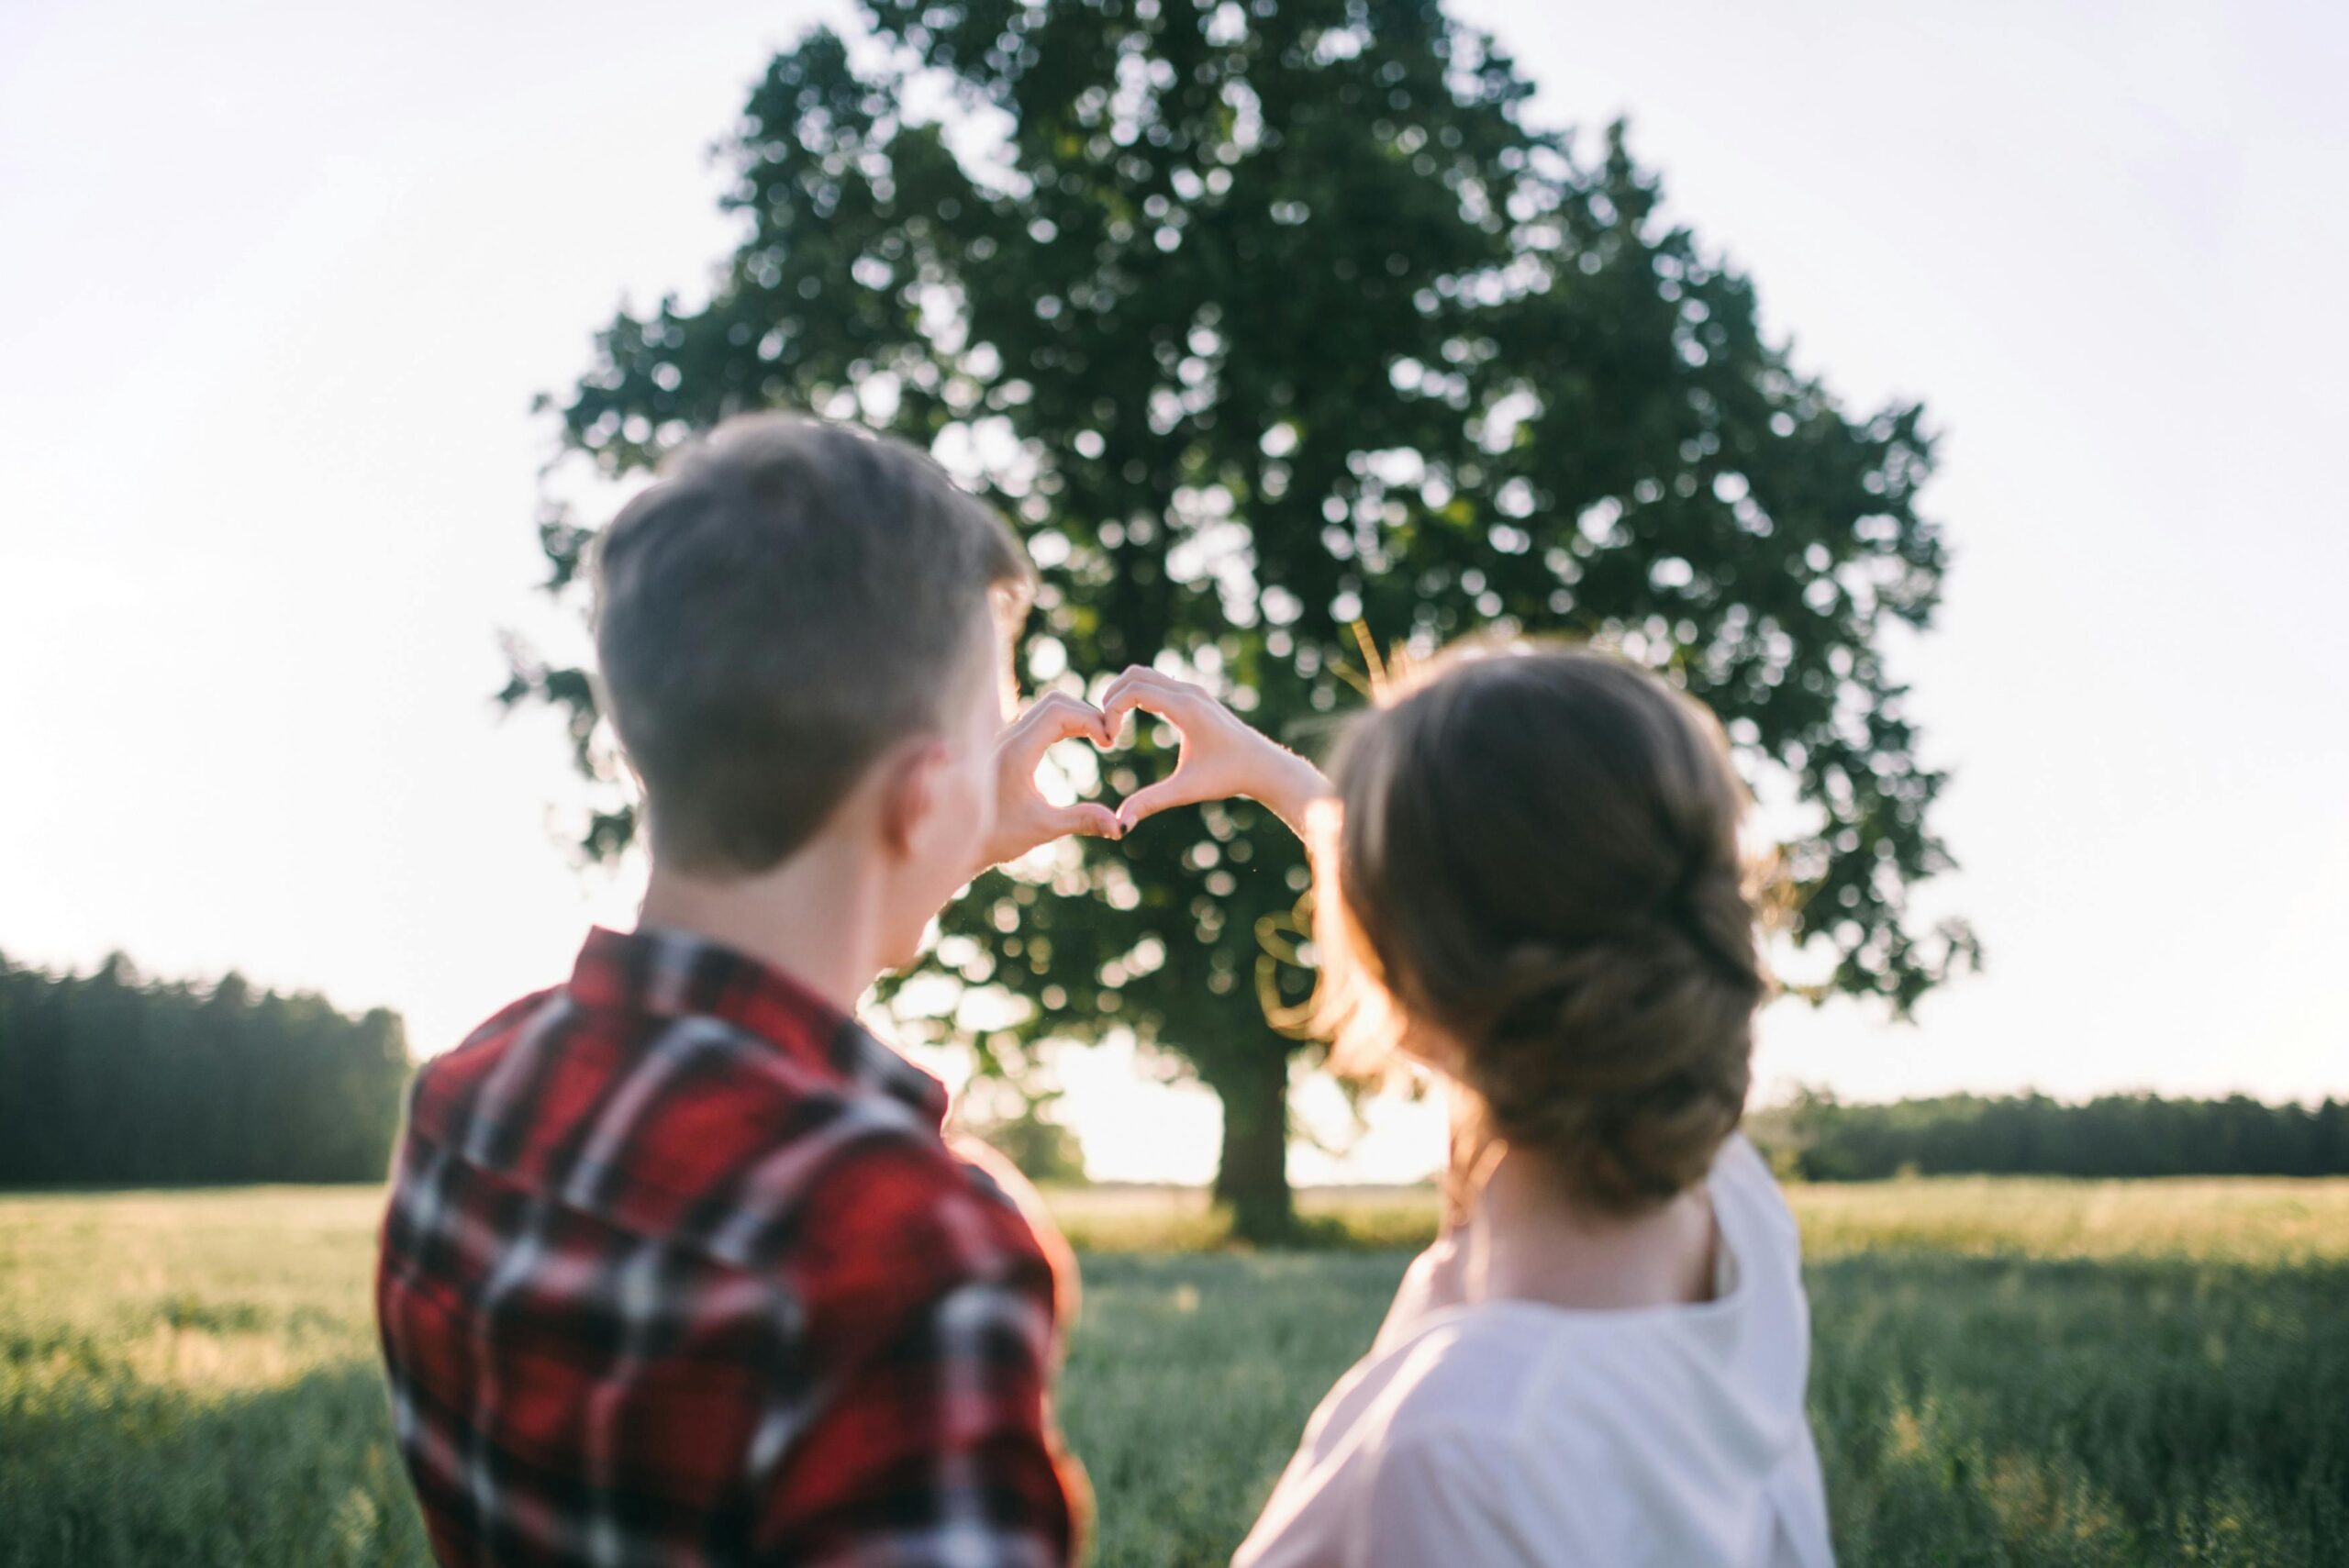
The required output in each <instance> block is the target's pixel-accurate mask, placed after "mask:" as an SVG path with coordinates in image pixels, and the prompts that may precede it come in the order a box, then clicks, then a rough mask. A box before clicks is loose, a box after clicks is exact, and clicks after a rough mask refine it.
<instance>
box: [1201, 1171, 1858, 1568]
mask: <svg viewBox="0 0 2349 1568" xmlns="http://www.w3.org/2000/svg"><path fill="white" fill-rule="evenodd" d="M1707 1186H1708V1191H1709V1195H1710V1197H1711V1199H1712V1205H1713V1215H1714V1223H1715V1226H1716V1234H1717V1236H1718V1238H1719V1246H1718V1248H1717V1251H1718V1255H1719V1259H1720V1262H1719V1264H1718V1269H1719V1274H1718V1277H1717V1280H1716V1285H1717V1289H1716V1293H1715V1296H1714V1299H1712V1300H1711V1301H1708V1302H1703V1303H1699V1304H1697V1305H1693V1306H1685V1307H1652V1308H1639V1309H1630V1310H1621V1311H1581V1310H1575V1309H1569V1308H1565V1307H1552V1306H1548V1305H1544V1304H1542V1303H1537V1302H1530V1301H1512V1300H1495V1301H1486V1302H1480V1303H1476V1304H1473V1305H1468V1306H1459V1307H1438V1308H1435V1309H1433V1310H1424V1309H1421V1308H1419V1307H1417V1306H1416V1304H1415V1303H1414V1301H1413V1299H1412V1298H1413V1296H1414V1295H1415V1293H1416V1292H1418V1291H1419V1290H1420V1289H1423V1288H1424V1282H1423V1281H1416V1280H1407V1281H1406V1284H1405V1288H1404V1292H1403V1295H1402V1296H1400V1297H1398V1299H1397V1310H1396V1313H1395V1315H1394V1316H1393V1317H1391V1318H1389V1319H1388V1322H1387V1326H1386V1329H1383V1330H1382V1331H1381V1332H1380V1335H1379V1339H1378V1342H1377V1344H1375V1346H1373V1347H1372V1350H1371V1352H1370V1354H1369V1355H1367V1356H1365V1357H1364V1358H1363V1360H1362V1361H1361V1362H1357V1363H1356V1364H1355V1366H1354V1368H1353V1371H1351V1372H1349V1373H1346V1375H1345V1376H1344V1377H1343V1378H1341V1379H1340V1380H1339V1383H1338V1385H1337V1386H1336V1387H1335V1388H1333V1389H1331V1390H1330V1394H1329V1396H1328V1397H1327V1398H1325V1399H1323V1400H1322V1402H1321V1406H1320V1407H1319V1409H1317V1410H1316V1411H1315V1412H1314V1413H1313V1418H1312V1420H1311V1421H1310V1422H1309V1423H1308V1425H1307V1427H1306V1429H1305V1440H1304V1443H1303V1444H1302V1446H1300V1447H1299V1448H1298V1450H1297V1456H1296V1457H1295V1458H1294V1459H1293V1460H1291V1461H1290V1462H1289V1465H1288V1468H1287V1470H1286V1472H1284V1473H1283V1474H1282V1476H1281V1479H1280V1483H1279V1485H1277V1486H1275V1488H1274V1491H1273V1496H1272V1500H1271V1501H1270V1502H1269V1503H1268V1504H1266V1505H1265V1507H1264V1517H1263V1518H1260V1519H1258V1520H1257V1521H1256V1527H1255V1529H1252V1530H1251V1531H1250V1532H1249V1535H1248V1539H1247V1540H1245V1541H1244V1542H1242V1543H1241V1548H1240V1551H1239V1553H1238V1555H1237V1556H1235V1557H1234V1558H1233V1560H1232V1562H1233V1568H1501V1565H1504V1564H1507V1565H1512V1568H1514V1565H1519V1564H1522V1565H1525V1568H1602V1565H1604V1568H1628V1565H1631V1564H1654V1565H1656V1568H1665V1565H1670V1568H1699V1565H1708V1564H1723V1565H1735V1568H1831V1565H1832V1563H1833V1562H1834V1555H1833V1552H1832V1551H1831V1548H1830V1546H1829V1543H1828V1536H1827V1507H1826V1493H1825V1489H1824V1487H1823V1486H1822V1485H1821V1483H1820V1473H1819V1456H1818V1453H1817V1451H1816V1450H1815V1449H1814V1447H1813V1446H1812V1442H1811V1435H1810V1423H1809V1418H1808V1417H1807V1416H1806V1415H1805V1413H1804V1409H1803V1389H1804V1384H1805V1381H1806V1379H1807V1377H1808V1375H1809V1355H1810V1315H1809V1306H1808V1304H1807V1303H1806V1301H1805V1299H1804V1296H1803V1289H1802V1271H1801V1249H1800V1245H1799V1241H1798V1236H1797V1233H1796V1229H1795V1222H1794V1217H1793V1216H1792V1215H1791V1214H1789V1213H1788V1212H1787V1206H1786V1201H1785V1199H1784V1198H1783V1197H1781V1196H1780V1195H1779V1193H1778V1188H1777V1184H1776V1183H1775V1182H1774V1181H1772V1180H1771V1178H1770V1173H1769V1170H1768V1169H1767V1167H1765V1165H1764V1164H1763V1162H1762V1159H1761V1156H1760V1155H1758V1154H1756V1153H1755V1152H1754V1151H1753V1146H1752V1145H1751V1144H1749V1143H1747V1142H1746V1140H1744V1139H1743V1138H1742V1137H1738V1138H1732V1139H1731V1140H1729V1142H1728V1143H1726V1144H1725V1145H1723V1146H1722V1149H1721V1152H1720V1155H1719V1157H1718V1158H1717V1159H1716V1160H1715V1161H1714V1162H1713V1169H1712V1172H1711V1174H1710V1176H1709V1178H1708V1182H1707ZM1416 1272H1417V1271H1415V1273H1416Z"/></svg>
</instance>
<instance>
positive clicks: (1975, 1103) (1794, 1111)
mask: <svg viewBox="0 0 2349 1568" xmlns="http://www.w3.org/2000/svg"><path fill="white" fill-rule="evenodd" d="M1763 1119H1764V1127H1763V1128H1762V1129H1759V1130H1758V1131H1757V1137H1761V1138H1764V1139H1765V1140H1768V1141H1769V1142H1771V1143H1774V1144H1775V1145H1776V1151H1775V1152H1776V1153H1777V1154H1778V1155H1779V1158H1780V1159H1781V1162H1782V1163H1783V1164H1784V1165H1785V1166H1786V1168H1787V1169H1788V1170H1790V1171H1791V1172H1792V1173H1796V1174H1798V1175H1800V1176H1802V1177H1803V1178H1804V1179H1806V1180H1809V1181H1815V1182H1842V1181H1866V1180H1870V1179H1873V1178H1876V1177H1882V1176H1890V1175H1896V1174H1898V1173H1902V1172H1913V1173H1917V1174H1920V1175H1943V1174H1960V1173H1982V1174H1987V1175H2051V1176H2339V1175H2349V1105H2344V1104H2343V1103H2341V1102H2340V1101H2337V1100H2327V1101H2325V1102H2324V1104H2322V1105H2321V1106H2317V1107H2315V1108H2314V1109H2310V1108H2309V1107H2307V1106H2299V1105H2280V1106H2267V1105H2262V1104H2261V1103H2260V1102H2259V1101H2257V1100H2254V1099H2250V1098H2247V1097H2245V1096H2244V1095H2233V1096H2231V1097H2230V1098H2227V1099H2223V1100H2168V1099H2164V1098H2162V1097H2161V1096H2160V1095H2099V1096H2098V1097H2097V1098H2095V1099H2093V1100H2089V1101H2087V1102H2086V1103H2084V1104H2079V1105H2066V1104H2065V1103H2064V1102H2063V1101H2061V1100H2054V1099H2050V1098H2048V1097H2047V1096H2046V1095H2012V1096H2009V1095H1999V1096H1983V1095H1944V1096H1942V1097H1940V1098H1936V1099H1918V1100H1900V1101H1897V1102H1894V1103H1892V1104H1889V1105H1844V1104H1842V1102H1840V1101H1838V1100H1837V1099H1836V1098H1835V1097H1834V1096H1833V1095H1827V1094H1822V1093H1818V1092H1807V1093H1805V1094H1803V1095H1801V1096H1799V1097H1798V1099H1797V1100H1796V1101H1795V1102H1794V1104H1793V1105H1792V1106H1789V1107H1787V1109H1786V1110H1785V1111H1783V1112H1779V1113H1771V1114H1768V1115H1766V1116H1765V1118H1763Z"/></svg>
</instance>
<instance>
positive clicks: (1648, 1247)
mask: <svg viewBox="0 0 2349 1568" xmlns="http://www.w3.org/2000/svg"><path fill="white" fill-rule="evenodd" d="M1462 1240H1463V1241H1464V1244H1465V1248H1466V1252H1467V1256H1466V1259H1465V1262H1466V1271H1467V1272H1466V1279H1465V1281H1464V1284H1465V1286H1466V1295H1467V1298H1468V1299H1469V1300H1470V1301H1472V1302H1474V1301H1496V1300H1508V1301H1536V1302H1542V1303H1545V1304H1547V1305H1550V1306H1553V1307H1574V1308H1577V1309H1580V1310H1584V1311H1623V1310H1629V1309H1632V1308H1638V1307H1679V1306H1687V1305H1688V1304H1690V1303H1694V1302H1700V1301H1709V1300H1710V1299H1711V1298H1712V1296H1713V1253H1714V1248H1715V1245H1716V1240H1715V1236H1714V1226H1713V1206H1712V1200H1711V1198H1710V1197H1709V1195H1707V1193H1706V1191H1705V1187H1704V1184H1702V1183H1701V1182H1700V1183H1698V1184H1697V1185H1695V1186H1693V1187H1691V1188H1689V1189H1688V1190H1687V1192H1684V1193H1682V1194H1681V1195H1679V1196H1677V1197H1675V1198H1672V1199H1670V1200H1669V1201H1667V1202H1665V1203H1664V1204H1661V1205H1659V1206H1657V1207H1653V1208H1649V1209H1642V1211H1640V1212H1639V1213H1637V1214H1633V1215H1628V1216H1625V1215H1614V1214H1609V1213H1606V1212H1604V1211H1602V1210H1598V1209H1596V1208H1594V1207H1591V1206H1590V1205H1588V1204H1586V1203H1583V1202H1579V1201H1577V1200H1576V1199H1575V1196H1574V1195H1573V1193H1572V1190H1571V1189H1570V1188H1569V1187H1568V1185H1567V1184H1566V1183H1565V1181H1564V1179H1563V1178H1562V1177H1561V1176H1560V1175H1559V1173H1557V1171H1556V1170H1555V1168H1554V1167H1553V1166H1552V1165H1551V1164H1550V1163H1549V1162H1547V1161H1544V1160H1542V1159H1541V1158H1540V1157H1539V1156H1537V1155H1534V1154H1531V1153H1529V1152H1527V1151H1524V1150H1520V1149H1511V1150H1509V1151H1507V1152H1506V1153H1504V1154H1503V1155H1502V1156H1501V1157H1500V1160H1499V1161H1498V1162H1497V1163H1496V1164H1495V1165H1494V1166H1493V1168H1492V1172H1491V1173H1490V1175H1489V1176H1487V1177H1486V1181H1485V1184H1484V1187H1483V1190H1482V1191H1481V1192H1480V1193H1478V1195H1477V1197H1476V1207H1475V1214H1474V1216H1473V1218H1471V1219H1470V1221H1469V1224H1468V1227H1467V1229H1466V1232H1465V1234H1464V1237H1463V1238H1462Z"/></svg>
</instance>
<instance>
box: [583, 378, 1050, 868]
mask: <svg viewBox="0 0 2349 1568" xmlns="http://www.w3.org/2000/svg"><path fill="white" fill-rule="evenodd" d="M595 570H596V584H595V586H596V662H597V664H598V666H599V667H600V669H601V672H602V676H603V692H602V695H603V700H604V704H605V707H606V711H607V713H609V715H610V716H611V719H612V723H613V725H614V726H615V728H617V729H618V732H619V738H620V744H621V746H622V747H623V749H625V751H627V753H628V756H629V762H630V763H631V764H632V765H633V766H634V768H635V770H636V773H637V775H638V777H639V778H640V779H641V780H642V782H643V784H644V791H645V796H646V807H647V810H648V812H649V814H650V817H651V840H652V848H653V852H654V854H655V855H656V856H659V857H660V858H661V859H662V860H663V861H665V862H669V863H671V864H674V865H677V866H679V867H681V868H683V869H686V870H698V871H705V872H733V873H755V872H761V871H764V870H766V869H768V868H769V867H771V866H774V864H776V863H777V862H781V861H782V860H784V859H785V857H786V856H788V855H790V854H791V853H792V852H793V851H795V850H796V849H798V848H799V847H800V846H801V845H802V844H804V843H805V842H806V841H807V839H808V838H809V837H810V836H811V835H812V834H814V833H815V831H816V830H817V829H818V828H819V827H821V826H822V825H823V822H824V820H825V818H826V817H829V815H830V813H831V811H832V809H833V808H834V807H835V806H838V805H839V804H840V802H841V799H842V797H843V796H845V795H847V794H848V792H849V791H850V789H851V788H852V786H853V785H854V784H855V783H856V781H857V779H858V778H859V777H861V776H862V775H863V773H864V771H865V770H866V769H867V768H868V767H870V766H871V765H872V763H873V762H874V759H875V758H876V757H878V756H879V755H880V753H881V752H882V751H883V750H884V749H885V748H886V747H887V746H888V745H890V744H891V743H893V742H894V741H896V740H899V739H902V738H903V737H905V736H906V735H907V734H910V733H917V732H918V731H921V730H923V729H929V728H935V727H936V726H937V725H938V724H939V723H940V722H941V716H942V714H943V712H944V711H945V707H946V705H947V703H948V702H949V701H951V700H952V697H953V695H955V694H956V693H957V692H959V691H962V690H965V689H967V688H965V687H963V685H962V684H961V683H963V682H964V681H967V680H969V679H970V678H972V677H971V671H972V658H973V652H974V649H976V648H977V647H979V646H980V643H981V639H992V638H993V636H994V635H995V632H994V625H995V617H996V614H998V613H1005V612H1008V613H1010V614H1015V615H1016V614H1017V613H1018V612H1019V610H1021V609H1024V608H1025V606H1026V602H1027V597H1028V594H1029V591H1030V584H1031V581H1032V572H1031V569H1030V566H1029V563H1028V559H1027V556H1026V555H1025V553H1024V552H1023V551H1022V550H1020V547H1019V540H1018V539H1015V538H1014V537H1013V535H1012V533H1011V530H1010V529H1009V528H1007V527H1006V526H1005V525H1004V522H1003V519H1002V518H1001V517H997V516H996V514H995V513H994V512H993V511H992V510H990V509H989V508H988V507H986V506H984V505H982V504H981V503H980V502H979V501H977V500H976V499H975V498H974V497H972V496H970V495H965V494H964V493H963V491H961V490H959V489H957V488H955V486H954V484H953V483H952V481H951V480H949V479H948V478H947V477H946V475H945V473H943V472H941V470H940V469H939V468H938V467H937V465H936V464H934V463H932V462H930V459H928V458H927V457H925V456H923V455H922V454H920V453H919V452H917V451H915V450H913V449H912V448H910V447H907V446H906V445H904V444H902V443H900V442H897V441H894V440H889V439H885V438H882V437H878V436H874V435H872V434H870V433H868V432H865V431H862V430H856V429H852V428H847V427H844V426H838V425H827V424H823V423H820V422H818V421H817V420H813V419H807V418H800V417H792V416H786V415H774V414H768V415H755V416H749V417H741V418H736V419H729V420H728V421H727V422H726V423H724V424H722V425H720V426H718V428H716V429H715V430H712V431H711V432H710V433H709V434H708V435H707V437H706V438H705V439H701V440H699V441H696V443H694V444H693V445H691V446H688V447H686V448H685V449H683V450H680V451H679V452H678V453H677V454H676V455H675V456H674V458H673V459H672V460H671V461H670V462H669V463H668V464H667V465H666V467H665V470H664V472H663V473H662V477H661V478H660V479H659V480H658V481H656V482H655V483H654V484H652V485H651V487H650V488H649V489H647V490H645V491H644V492H643V493H642V494H641V495H638V496H637V497H636V498H635V499H634V500H632V501H630V502H629V504H628V506H626V507H625V508H623V509H622V510H621V512H620V514H619V516H618V517H616V518H615V519H613V521H612V524H611V526H610V527H609V528H607V529H606V530H605V531H604V535H603V538H602V539H600V540H599V541H598V543H597V546H596V569H595Z"/></svg>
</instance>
